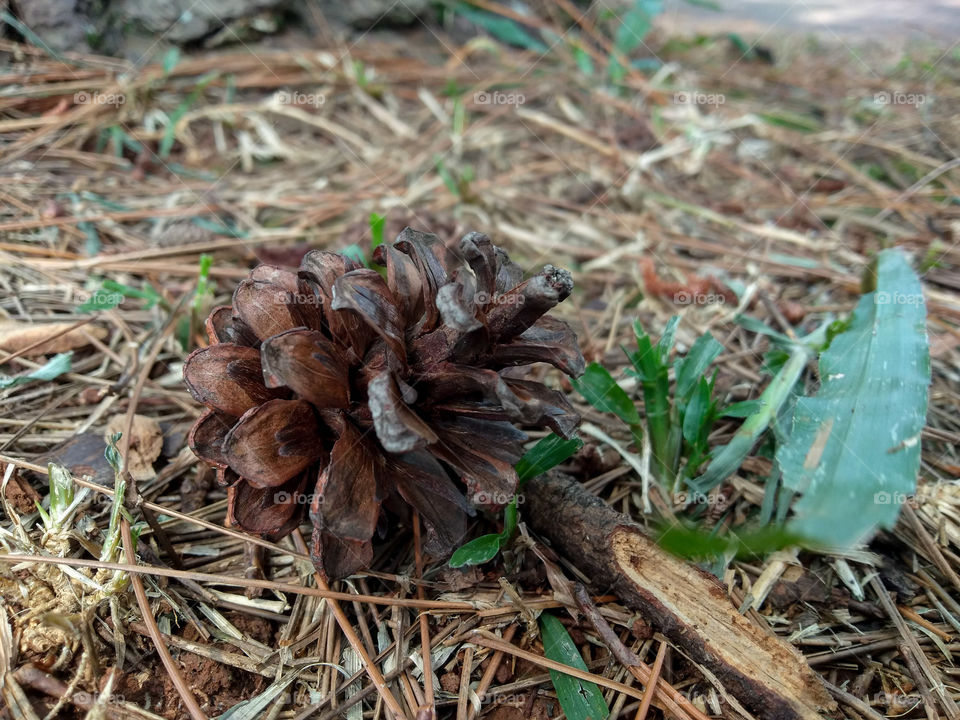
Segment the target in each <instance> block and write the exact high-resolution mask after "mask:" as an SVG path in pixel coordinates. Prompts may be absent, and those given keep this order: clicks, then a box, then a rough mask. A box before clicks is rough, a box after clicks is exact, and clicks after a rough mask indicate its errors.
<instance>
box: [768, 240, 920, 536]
mask: <svg viewBox="0 0 960 720" xmlns="http://www.w3.org/2000/svg"><path fill="white" fill-rule="evenodd" d="M876 274H877V284H876V287H877V289H876V290H875V291H874V292H870V293H867V294H866V295H864V296H863V297H862V298H861V299H860V302H859V303H858V304H857V307H856V309H855V310H854V312H853V317H852V321H851V323H850V326H849V327H848V328H847V330H846V331H845V332H843V333H841V334H839V335H837V336H836V337H835V338H833V341H832V342H831V344H830V347H829V348H828V349H827V350H825V351H824V352H823V354H822V355H821V356H820V377H821V378H822V385H821V387H820V390H819V392H818V393H817V395H816V396H812V397H802V398H800V399H799V400H798V401H797V404H796V407H795V408H794V412H793V421H792V423H791V432H790V435H789V437H788V439H787V441H786V443H784V444H783V445H781V447H780V448H779V450H778V451H777V460H778V462H779V464H780V466H781V468H782V469H783V483H784V485H785V486H786V487H787V488H789V489H791V490H793V491H795V492H799V493H801V497H800V499H799V500H798V501H797V502H796V504H795V505H794V514H795V516H794V518H793V520H792V521H791V523H790V525H789V527H790V528H791V529H793V530H794V531H795V532H797V533H798V534H801V535H803V536H804V537H807V538H810V539H811V540H813V541H816V542H818V543H822V544H823V545H825V546H830V547H849V546H851V545H854V544H856V543H857V542H861V541H864V540H866V539H867V538H868V537H869V536H870V535H871V534H872V532H873V531H874V530H875V528H876V527H877V526H882V527H886V528H891V527H893V525H894V523H895V522H896V519H897V516H898V514H899V512H900V505H901V504H902V503H903V501H904V499H905V498H906V496H907V495H908V494H910V493H912V492H913V491H914V489H915V488H916V482H917V473H918V472H919V468H920V434H921V432H922V430H923V426H924V424H925V422H926V411H927V386H928V385H929V383H930V353H929V347H928V344H927V334H926V311H925V306H924V301H923V292H922V288H921V287H920V280H919V279H918V278H917V276H916V275H915V274H914V272H913V270H912V269H911V268H910V265H909V263H908V262H907V258H906V256H904V255H903V254H902V253H901V252H900V251H898V250H885V251H883V252H881V253H880V255H879V256H878V258H877V271H876Z"/></svg>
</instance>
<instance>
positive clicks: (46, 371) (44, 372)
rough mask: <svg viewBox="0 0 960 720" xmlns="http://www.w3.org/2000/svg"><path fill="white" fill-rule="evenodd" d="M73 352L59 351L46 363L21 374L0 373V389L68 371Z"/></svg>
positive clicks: (49, 377)
mask: <svg viewBox="0 0 960 720" xmlns="http://www.w3.org/2000/svg"><path fill="white" fill-rule="evenodd" d="M72 358H73V352H72V351H71V352H65V353H60V354H59V355H54V356H53V357H52V358H50V359H49V360H48V361H47V362H46V364H44V365H42V366H40V367H38V368H37V369H36V370H31V371H30V372H28V373H24V374H23V375H4V374H3V373H0V390H6V389H7V388H11V387H16V386H17V385H24V384H26V383H28V382H33V381H34V380H54V379H56V378H58V377H60V376H61V375H63V374H64V373H68V372H70V367H71V359H72Z"/></svg>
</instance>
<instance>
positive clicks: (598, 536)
mask: <svg viewBox="0 0 960 720" xmlns="http://www.w3.org/2000/svg"><path fill="white" fill-rule="evenodd" d="M524 495H525V497H526V499H527V502H526V505H525V506H524V511H525V516H526V518H527V522H528V523H529V525H530V526H531V527H532V528H534V529H536V530H537V531H538V532H539V533H540V534H541V535H543V536H544V537H546V538H548V539H549V540H551V541H552V542H553V544H554V546H555V547H556V548H557V549H558V550H561V551H563V552H564V553H566V555H567V556H568V558H575V559H576V564H577V566H578V568H579V569H580V570H581V571H583V572H584V574H585V575H586V576H587V577H590V578H593V579H594V581H595V582H596V583H599V584H601V585H603V586H604V587H610V588H611V589H612V590H613V592H615V593H616V594H617V595H618V596H619V597H620V599H621V601H622V602H623V603H624V604H626V605H627V606H629V607H631V608H632V609H634V610H637V611H639V612H641V613H643V615H644V617H645V619H646V620H647V621H648V622H649V623H650V624H651V625H652V626H653V627H654V628H655V629H657V630H659V631H660V632H661V633H662V634H663V635H665V636H666V637H667V638H668V639H669V640H670V642H671V643H673V644H674V645H676V646H677V647H678V648H679V649H681V650H682V651H683V652H684V653H685V654H686V655H687V656H688V657H690V658H691V659H692V660H693V661H694V662H696V663H698V664H700V665H703V666H704V667H705V668H707V669H708V670H709V671H710V672H712V673H713V674H714V675H716V677H717V678H718V679H719V680H720V682H722V683H723V685H724V686H725V687H726V689H727V690H728V691H729V692H730V693H731V695H733V696H734V697H735V698H736V699H737V700H739V701H740V702H741V703H742V704H743V705H744V706H745V707H746V708H748V709H749V710H751V712H754V713H756V714H757V715H758V716H759V717H764V718H779V719H782V720H800V719H801V718H803V719H804V720H819V718H820V711H821V710H827V711H832V710H833V709H835V708H836V703H835V701H834V700H833V698H831V697H830V694H829V693H828V692H827V691H826V689H825V688H824V686H823V683H822V681H821V680H820V678H819V677H818V676H817V675H816V674H815V673H814V672H813V671H812V670H811V669H810V666H809V665H808V664H807V663H806V661H805V660H804V658H803V656H802V655H801V654H800V653H799V652H798V651H797V650H796V649H795V648H794V647H793V646H791V645H789V644H787V643H786V642H784V641H783V640H781V639H779V638H777V637H775V636H773V635H770V634H768V633H766V632H764V631H763V630H761V629H760V628H758V627H756V626H755V625H753V624H752V623H750V622H749V621H748V620H747V619H746V618H744V617H743V616H742V615H740V614H739V613H738V612H737V610H736V608H735V607H734V606H733V604H732V603H731V602H730V599H729V597H728V596H727V593H726V592H725V590H724V588H723V586H722V585H721V584H720V583H719V582H718V581H717V579H716V578H715V577H713V576H712V575H709V574H707V573H705V572H703V571H702V570H700V569H699V568H697V567H695V566H693V565H692V564H690V563H688V562H686V561H684V560H681V559H679V558H677V557H675V556H673V555H670V554H669V553H667V552H666V551H665V550H663V549H662V548H661V547H660V546H659V545H657V544H656V543H655V542H654V541H653V540H652V539H650V538H649V537H647V535H646V534H645V533H644V531H643V529H642V528H641V527H640V526H639V525H637V524H636V523H634V522H633V521H632V520H631V519H630V518H628V517H627V516H625V515H623V514H621V513H619V512H617V511H616V510H614V509H613V508H611V507H609V506H608V505H607V504H606V503H604V502H603V501H602V500H601V499H600V498H598V497H597V496H595V495H591V494H590V493H589V492H588V491H586V490H585V489H584V488H583V486H582V485H580V484H579V483H577V482H576V481H574V480H573V479H571V478H568V477H566V476H563V475H560V474H559V473H550V474H547V475H541V476H539V477H537V478H534V479H533V480H531V481H530V482H529V484H528V485H527V488H526V492H525V493H524Z"/></svg>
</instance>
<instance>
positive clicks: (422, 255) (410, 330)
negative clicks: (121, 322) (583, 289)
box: [183, 228, 584, 579]
mask: <svg viewBox="0 0 960 720" xmlns="http://www.w3.org/2000/svg"><path fill="white" fill-rule="evenodd" d="M374 260H375V261H376V262H377V263H379V264H380V265H382V266H385V268H386V272H385V273H384V275H385V276H386V279H384V277H383V276H382V275H381V274H380V273H379V272H378V271H376V270H373V269H369V268H364V267H363V266H362V265H360V264H359V263H358V262H356V261H355V260H353V259H351V258H349V257H346V256H343V255H339V254H337V253H333V252H328V251H321V250H313V251H311V252H310V253H308V254H307V255H306V256H305V257H304V259H303V262H302V263H301V264H300V271H299V272H298V273H296V274H294V273H292V272H288V271H286V270H281V269H279V268H276V267H272V266H269V265H260V266H258V267H256V268H255V269H254V270H252V271H251V273H250V277H249V278H248V279H246V280H243V281H242V282H241V283H240V285H239V286H238V287H237V289H236V291H235V292H234V295H233V305H232V306H221V307H218V308H215V309H214V310H213V311H212V312H211V313H210V316H209V317H208V318H207V322H206V327H207V333H208V335H209V338H210V343H211V344H210V346H209V347H205V348H201V349H199V350H196V351H194V352H193V353H191V354H190V356H189V357H188V358H187V360H186V364H185V365H184V370H183V374H184V380H185V382H186V385H187V388H188V389H189V390H190V393H191V394H192V395H193V396H194V397H195V398H196V399H197V400H198V401H199V402H201V403H203V404H204V405H206V406H207V407H208V408H209V409H208V410H207V411H206V412H205V413H204V414H203V415H202V416H201V417H200V419H199V420H197V423H196V425H194V427H193V430H192V431H191V433H190V439H189V444H190V447H191V448H192V449H193V451H194V452H195V453H196V454H197V455H198V456H199V457H200V458H202V459H203V460H205V461H207V462H208V463H210V464H211V465H213V466H214V467H216V469H217V480H218V482H219V483H220V484H221V485H222V486H225V487H227V488H228V491H227V492H228V515H227V517H228V522H229V523H231V524H232V525H235V526H237V527H239V528H241V529H243V530H245V531H246V532H249V533H252V534H257V535H260V536H263V537H267V538H272V539H277V538H279V537H282V536H284V535H286V534H287V533H289V532H291V531H292V530H293V528H295V527H296V526H297V525H298V524H299V523H300V521H301V516H302V510H303V508H304V499H305V498H309V499H310V503H309V516H310V520H311V521H312V523H313V527H314V531H313V538H312V547H311V554H312V557H313V560H314V563H315V564H316V566H317V569H318V570H319V571H320V572H321V573H323V574H324V575H325V577H327V578H328V579H335V578H340V577H345V576H346V575H349V574H351V573H353V572H355V571H357V570H359V569H361V568H364V567H366V566H367V565H368V564H369V563H370V561H371V560H372V558H373V547H372V544H371V540H372V538H373V535H374V531H375V530H376V529H377V524H378V520H379V518H380V515H381V503H395V500H396V499H397V498H398V497H399V498H402V500H404V501H406V503H408V504H409V505H411V506H413V508H415V509H416V510H417V511H418V512H419V513H420V516H421V519H422V521H423V524H424V526H425V535H424V538H425V549H426V550H427V552H429V553H431V554H433V555H437V556H445V555H446V554H448V553H449V552H450V551H451V549H452V548H453V547H455V546H456V545H457V544H459V543H460V542H461V541H462V539H463V536H464V534H465V531H466V521H467V517H468V516H469V515H473V514H474V507H477V506H481V507H487V508H490V509H495V508H497V507H500V506H502V505H503V504H505V503H506V502H507V501H508V500H509V498H510V497H511V495H512V494H513V492H514V491H515V489H516V484H517V475H516V472H515V471H514V469H513V466H514V464H515V463H516V461H517V460H518V459H519V458H520V456H521V454H522V450H523V448H522V444H523V442H524V441H525V440H526V436H525V435H524V434H523V433H522V432H520V431H519V430H518V429H517V428H516V427H514V425H513V423H515V422H516V423H522V424H524V425H528V426H536V427H543V426H546V427H548V428H550V429H552V430H554V431H555V432H557V433H558V434H560V435H562V436H564V437H569V436H570V434H571V433H572V432H573V431H574V429H575V428H576V426H577V424H578V422H579V419H580V418H579V417H578V415H577V414H576V412H574V410H573V408H572V407H571V406H570V404H569V403H568V402H567V400H566V398H565V397H564V395H563V394H562V393H560V392H557V391H555V390H550V389H548V388H547V387H545V386H544V385H542V384H541V383H539V382H533V381H529V380H522V379H518V378H516V377H514V375H516V372H515V371H514V372H512V373H511V372H510V371H509V370H505V369H507V368H511V367H513V366H518V365H528V364H530V363H535V362H547V363H550V364H552V365H554V366H555V367H557V368H559V369H560V370H562V371H563V372H565V373H567V374H568V375H579V374H581V373H582V372H583V369H584V360H583V356H582V355H581V354H580V351H579V349H578V348H577V340H576V335H575V334H574V333H573V331H572V330H571V329H570V327H569V326H568V325H567V324H566V323H564V322H562V321H560V320H557V319H554V318H551V317H549V316H546V315H545V314H544V313H546V312H547V311H548V310H549V309H550V308H551V307H553V306H554V305H556V304H557V303H558V302H560V301H561V300H563V299H564V298H566V297H567V296H568V295H569V294H570V291H571V289H572V286H573V283H572V280H571V278H570V274H569V273H568V272H567V271H565V270H561V269H558V268H554V267H553V266H551V265H547V266H546V267H544V268H543V270H541V271H540V272H539V273H538V274H536V275H534V276H533V277H531V278H530V279H528V280H526V281H523V282H521V276H522V271H521V269H520V268H519V267H518V266H517V265H516V264H514V263H512V262H511V261H510V259H509V258H508V257H507V255H506V253H505V252H503V251H502V250H500V249H499V248H497V247H495V246H494V245H493V244H492V243H491V242H490V239H489V238H488V237H487V236H486V235H483V234H481V233H469V234H468V235H466V236H465V237H464V238H463V239H462V240H461V241H460V244H459V249H458V250H454V249H451V248H447V247H446V246H444V244H443V243H441V242H439V241H438V239H437V237H436V236H435V235H432V234H427V233H422V232H418V231H415V230H411V229H410V228H407V229H405V230H404V231H403V232H402V233H401V234H400V236H399V237H398V238H397V241H396V242H395V243H393V244H392V245H387V244H384V245H381V246H380V247H379V248H377V251H376V253H375V254H374ZM371 431H372V432H371ZM451 472H452V473H453V474H454V475H456V476H459V477H460V478H461V479H462V480H463V482H464V483H465V485H466V490H467V496H466V497H465V496H464V494H463V492H462V491H461V490H460V489H458V487H457V485H456V484H455V483H454V482H453V481H452V480H451V475H450V473H451ZM304 493H309V494H304ZM468 497H469V500H468Z"/></svg>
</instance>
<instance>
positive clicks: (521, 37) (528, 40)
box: [456, 3, 548, 53]
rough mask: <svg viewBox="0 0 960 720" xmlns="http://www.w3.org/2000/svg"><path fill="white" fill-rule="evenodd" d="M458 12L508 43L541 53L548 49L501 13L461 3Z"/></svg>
mask: <svg viewBox="0 0 960 720" xmlns="http://www.w3.org/2000/svg"><path fill="white" fill-rule="evenodd" d="M456 13H457V14H458V15H462V16H463V17H465V18H466V19H467V20H469V21H470V22H472V23H473V24H474V25H479V26H480V27H482V28H483V29H484V30H486V31H487V32H488V33H490V34H491V35H493V36H494V37H495V38H496V39H497V40H499V41H500V42H502V43H505V44H506V45H514V46H516V47H521V48H523V49H524V50H534V51H536V52H539V53H545V52H547V51H548V48H547V46H546V45H544V44H543V43H542V42H540V41H539V40H537V39H536V38H534V37H533V36H532V35H530V33H528V32H527V31H526V30H524V28H523V27H522V26H521V25H520V24H519V23H517V22H515V21H513V20H511V19H510V18H506V17H503V16H501V15H494V14H493V13H490V12H484V11H482V10H477V9H475V8H472V7H470V6H469V5H467V4H466V3H460V4H459V5H458V6H457V8H456Z"/></svg>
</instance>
